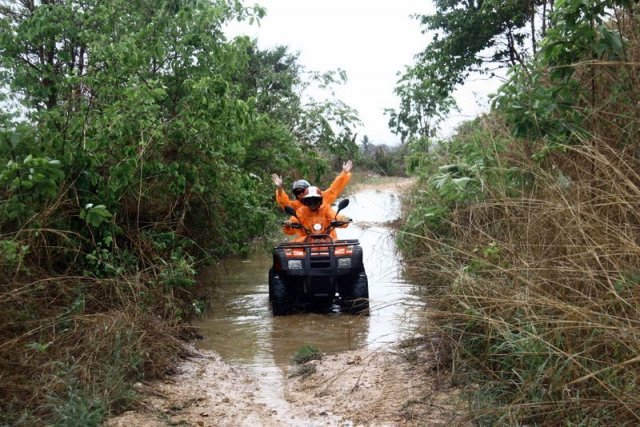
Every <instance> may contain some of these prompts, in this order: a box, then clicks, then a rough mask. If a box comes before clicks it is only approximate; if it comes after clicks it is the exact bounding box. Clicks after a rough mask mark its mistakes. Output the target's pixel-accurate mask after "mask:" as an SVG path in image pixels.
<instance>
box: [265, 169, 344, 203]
mask: <svg viewBox="0 0 640 427" xmlns="http://www.w3.org/2000/svg"><path fill="white" fill-rule="evenodd" d="M349 180H351V172H340V173H339V174H338V176H336V179H334V180H333V182H332V183H331V185H330V186H329V188H327V189H326V190H323V191H322V202H323V203H326V204H327V205H328V206H331V204H332V203H333V202H334V201H335V200H336V199H337V198H338V196H339V195H340V193H342V192H343V191H344V189H345V187H346V186H347V184H349ZM276 201H277V202H278V205H280V208H282V209H284V207H285V206H287V205H289V206H291V207H292V208H294V209H295V210H296V211H297V210H298V209H300V208H301V207H302V206H303V205H302V202H300V200H298V199H295V200H291V199H290V198H289V196H288V195H287V193H286V192H285V191H284V190H283V189H282V188H276Z"/></svg>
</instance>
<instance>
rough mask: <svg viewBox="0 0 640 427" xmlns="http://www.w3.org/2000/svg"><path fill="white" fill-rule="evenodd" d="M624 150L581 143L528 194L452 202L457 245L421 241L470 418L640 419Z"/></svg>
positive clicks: (633, 181)
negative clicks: (439, 287)
mask: <svg viewBox="0 0 640 427" xmlns="http://www.w3.org/2000/svg"><path fill="white" fill-rule="evenodd" d="M628 151H629V147H628V146H624V147H621V148H617V147H612V146H611V145H610V144H608V143H605V142H603V141H601V140H598V139H596V140H593V141H588V142H587V141H585V144H583V145H579V146H574V147H572V148H570V151H569V153H568V154H566V155H562V156H560V155H558V156H556V157H555V158H553V159H552V160H551V162H552V164H551V167H550V168H549V169H546V170H542V169H540V170H538V171H536V182H537V185H536V188H537V190H536V191H534V192H533V193H532V194H530V195H528V196H526V197H521V198H515V199H501V200H493V201H486V202H484V203H479V204H474V205H472V206H467V207H460V208H458V209H457V210H456V211H455V213H454V216H453V220H452V222H451V224H450V226H451V230H452V231H453V235H454V239H453V240H447V241H446V242H447V243H445V241H444V240H441V239H437V238H428V237H425V238H424V240H423V244H424V248H425V249H426V252H425V256H424V258H423V261H422V262H421V261H418V265H422V266H426V267H427V268H423V269H422V273H423V274H427V276H428V277H429V278H430V280H432V281H433V283H445V284H447V287H446V289H445V290H444V292H443V293H440V298H441V299H439V300H438V301H437V302H436V305H437V308H438V311H437V312H435V314H434V315H433V318H432V319H434V320H436V322H437V323H438V324H440V325H441V326H442V327H443V330H444V331H446V333H447V334H448V335H449V337H450V338H451V339H452V342H453V343H454V344H453V350H452V351H453V352H454V353H455V363H456V365H454V366H455V371H456V372H457V373H458V374H460V375H461V377H464V378H465V381H466V382H467V383H471V384H474V386H473V387H472V388H476V389H479V390H481V393H478V394H476V395H475V398H474V400H473V402H474V405H475V409H474V411H473V414H474V415H473V416H474V417H477V419H481V420H484V421H489V420H493V421H490V422H506V423H513V422H522V421H523V420H528V422H539V423H545V424H546V423H558V422H562V423H565V422H573V423H581V422H584V421H585V420H587V419H590V418H591V419H593V420H598V423H600V424H609V423H614V424H616V425H621V424H629V425H631V424H636V423H638V422H640V395H639V394H638V393H637V388H636V383H637V381H638V379H639V378H640V356H638V355H639V354H640V175H639V174H638V171H640V161H638V159H637V158H635V157H633V156H629V155H628ZM559 171H562V174H560V172H559ZM561 176H562V179H560V177H561ZM452 241H453V242H455V243H451V242H452ZM443 294H444V296H442V295H443ZM469 372H476V373H478V372H480V373H481V375H480V376H479V377H473V376H467V375H466V374H468V373H469ZM476 381H480V382H481V383H480V384H476Z"/></svg>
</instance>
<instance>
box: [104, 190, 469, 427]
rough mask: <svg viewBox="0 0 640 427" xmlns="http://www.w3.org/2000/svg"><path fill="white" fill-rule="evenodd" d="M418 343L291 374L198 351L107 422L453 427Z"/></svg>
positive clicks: (433, 367)
mask: <svg viewBox="0 0 640 427" xmlns="http://www.w3.org/2000/svg"><path fill="white" fill-rule="evenodd" d="M409 184H410V181H408V180H403V181H399V182H398V181H394V182H385V183H383V184H381V185H379V186H376V187H374V189H375V188H380V189H384V190H387V191H388V190H390V189H392V190H396V191H399V190H400V189H402V188H404V187H406V186H407V185H409ZM370 188H371V187H369V188H368V189H370ZM363 190H365V188H362V186H361V187H359V188H358V189H357V191H363ZM419 342H420V344H419V347H408V348H401V347H399V343H386V344H382V345H377V346H375V348H374V349H372V348H371V346H369V347H367V348H361V349H357V350H352V351H344V352H341V353H337V354H329V355H325V356H324V357H323V358H322V360H319V361H312V362H308V363H309V364H311V365H312V366H309V369H308V372H309V374H308V375H306V376H301V375H297V376H293V375H292V374H293V373H294V368H293V367H291V366H287V365H282V364H279V365H278V366H277V367H272V368H266V370H263V371H260V369H255V367H253V368H252V369H248V367H247V366H246V365H243V364H237V363H233V362H229V361H227V360H223V358H222V357H221V356H220V355H218V354H216V353H214V352H213V351H209V350H199V351H197V354H198V356H196V357H194V358H193V359H191V360H189V361H187V362H185V363H184V364H183V365H182V366H180V373H179V374H177V375H175V376H172V377H171V378H169V379H167V380H165V381H158V382H153V383H150V384H139V385H138V390H139V392H140V393H142V395H143V396H144V399H143V402H142V404H141V406H140V408H139V409H137V410H135V411H131V412H128V413H125V414H123V415H122V416H120V417H117V418H114V419H111V420H109V421H108V422H107V425H108V426H131V425H135V426H168V425H188V426H405V425H407V426H412V425H415V426H418V425H420V426H425V425H427V426H429V425H450V424H451V422H452V420H454V419H455V414H454V411H453V409H452V406H451V405H452V404H453V403H454V402H455V400H456V399H455V393H453V392H452V391H451V390H448V389H447V388H446V387H445V386H444V385H445V384H446V380H444V379H443V376H442V374H440V373H438V369H437V368H438V366H437V361H436V353H434V352H432V351H431V348H430V346H431V344H432V343H431V342H429V341H428V340H420V341H419ZM214 349H215V347H214ZM268 369H277V370H278V374H277V375H273V372H268ZM280 371H281V372H280ZM274 382H275V383H274Z"/></svg>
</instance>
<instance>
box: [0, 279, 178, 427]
mask: <svg viewBox="0 0 640 427" xmlns="http://www.w3.org/2000/svg"><path fill="white" fill-rule="evenodd" d="M145 283H148V278H145V277H137V278H130V279H129V280H124V279H123V278H120V279H119V280H107V279H95V278H93V279H91V278H87V277H69V276H60V277H47V278H44V279H41V280H37V281H32V282H25V283H18V282H16V281H14V282H11V283H5V284H4V285H3V286H2V289H3V292H2V293H0V402H1V403H0V412H1V413H2V414H3V415H2V417H0V423H2V424H10V425H14V424H20V425H35V424H47V423H50V422H61V423H63V424H64V423H65V422H71V421H70V420H72V419H73V418H75V417H78V416H85V417H90V419H84V421H86V422H87V424H88V425H89V424H95V422H97V421H99V419H100V418H101V416H102V414H105V413H108V412H111V411H117V410H119V409H121V408H122V407H123V405H126V404H130V403H131V399H132V398H133V395H134V393H133V389H132V388H131V385H132V384H133V382H134V381H137V380H139V379H142V378H157V377H161V376H164V375H167V374H168V373H170V372H171V371H172V369H173V368H174V366H175V364H176V363H177V361H178V358H179V357H181V356H184V355H186V350H185V347H184V343H183V342H182V341H180V340H179V338H178V337H179V336H180V334H181V331H182V329H181V327H180V326H179V325H178V324H177V322H170V321H167V319H163V318H162V317H160V316H158V315H157V314H154V313H159V312H161V309H160V308H159V307H157V305H158V304H162V301H163V298H164V297H162V296H161V295H160V294H159V292H158V291H154V290H153V288H151V287H149V286H147V285H146V284H145ZM65 420H66V421H65ZM81 420H82V418H80V419H76V421H78V422H80V421H81Z"/></svg>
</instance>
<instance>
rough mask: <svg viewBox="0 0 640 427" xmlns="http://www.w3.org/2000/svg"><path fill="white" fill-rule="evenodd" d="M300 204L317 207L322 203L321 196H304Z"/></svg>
mask: <svg viewBox="0 0 640 427" xmlns="http://www.w3.org/2000/svg"><path fill="white" fill-rule="evenodd" d="M302 204H303V205H305V206H308V207H310V208H316V207H319V206H320V205H321V204H322V197H305V198H304V199H302Z"/></svg>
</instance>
